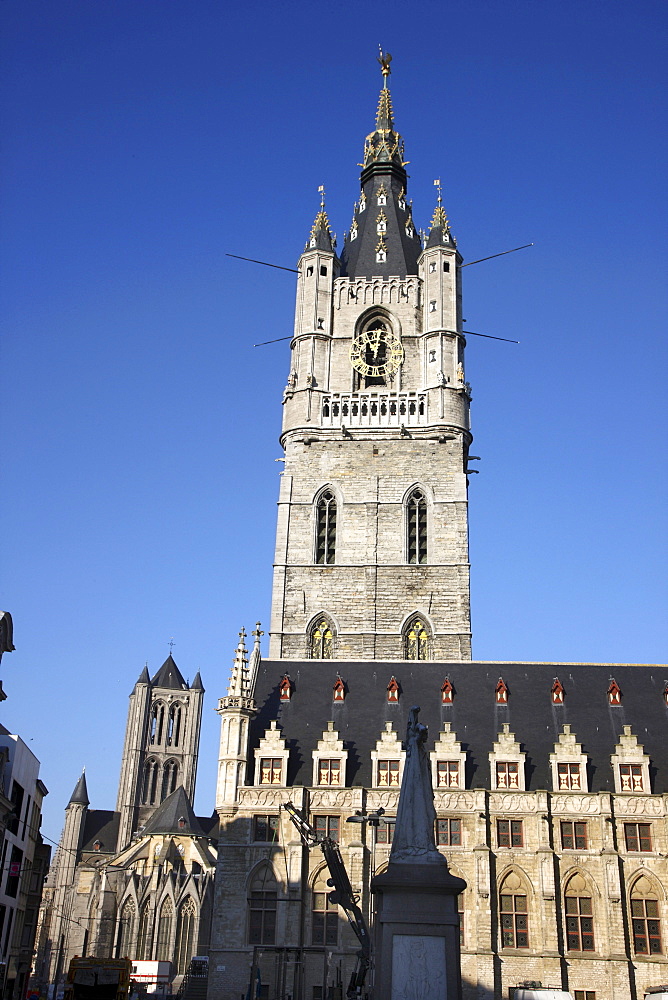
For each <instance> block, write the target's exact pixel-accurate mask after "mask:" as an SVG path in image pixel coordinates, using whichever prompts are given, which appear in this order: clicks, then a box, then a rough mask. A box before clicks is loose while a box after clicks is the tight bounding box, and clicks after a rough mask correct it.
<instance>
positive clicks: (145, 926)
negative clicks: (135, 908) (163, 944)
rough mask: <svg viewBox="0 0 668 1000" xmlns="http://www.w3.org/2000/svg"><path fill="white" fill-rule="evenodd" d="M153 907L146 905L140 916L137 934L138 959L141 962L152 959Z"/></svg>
mask: <svg viewBox="0 0 668 1000" xmlns="http://www.w3.org/2000/svg"><path fill="white" fill-rule="evenodd" d="M151 930H152V921H151V905H150V903H145V904H144V906H143V907H142V909H141V912H140V914H139V930H138V932H137V958H138V959H139V960H140V961H144V960H147V959H150V957H151V944H152V941H151Z"/></svg>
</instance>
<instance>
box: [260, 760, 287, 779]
mask: <svg viewBox="0 0 668 1000" xmlns="http://www.w3.org/2000/svg"><path fill="white" fill-rule="evenodd" d="M282 777H283V761H282V759H281V758H280V757H261V758H260V784H261V785H280V784H282Z"/></svg>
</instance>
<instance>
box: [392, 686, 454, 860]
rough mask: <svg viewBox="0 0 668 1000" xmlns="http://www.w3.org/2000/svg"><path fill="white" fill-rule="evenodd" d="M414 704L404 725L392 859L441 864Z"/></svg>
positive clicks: (422, 733) (424, 730)
mask: <svg viewBox="0 0 668 1000" xmlns="http://www.w3.org/2000/svg"><path fill="white" fill-rule="evenodd" d="M419 711H420V709H419V707H418V706H417V705H414V706H413V707H412V708H411V710H410V712H409V713H408V725H407V726H406V763H405V765H404V774H403V778H402V780H401V792H400V793H399V805H398V807H397V820H396V825H395V827H394V839H393V841H392V853H391V854H390V864H392V863H393V862H403V863H407V862H410V863H412V864H431V863H435V864H439V865H443V864H445V859H444V858H443V856H442V855H441V854H440V853H439V852H438V850H437V848H436V844H435V841H434V823H435V821H436V810H435V809H434V791H433V788H432V783H431V773H430V768H429V758H428V757H427V751H426V749H425V743H426V741H427V733H428V730H427V727H426V726H423V725H422V724H421V723H419V722H418V712H419Z"/></svg>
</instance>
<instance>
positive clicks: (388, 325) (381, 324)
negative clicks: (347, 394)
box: [353, 306, 401, 391]
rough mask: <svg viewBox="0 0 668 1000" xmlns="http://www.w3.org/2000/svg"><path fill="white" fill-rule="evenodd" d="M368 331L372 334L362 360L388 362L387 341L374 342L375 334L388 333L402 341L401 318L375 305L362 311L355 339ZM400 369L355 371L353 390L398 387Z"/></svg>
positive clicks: (377, 363) (371, 362)
mask: <svg viewBox="0 0 668 1000" xmlns="http://www.w3.org/2000/svg"><path fill="white" fill-rule="evenodd" d="M367 333H368V334H369V335H370V336H369V341H368V343H367V344H366V346H365V349H364V355H363V358H362V360H363V361H364V363H365V364H367V365H369V366H372V365H373V366H376V365H384V364H386V363H387V361H389V352H388V346H387V342H386V340H385V339H379V340H378V342H377V343H375V344H374V340H375V338H374V334H379V333H380V334H387V335H389V336H390V337H394V338H395V339H396V340H398V341H400V340H401V324H400V322H399V320H398V319H397V317H396V316H393V315H391V313H390V312H389V311H388V310H387V309H383V308H382V307H378V306H375V307H373V308H371V309H368V310H367V311H366V312H364V313H362V315H361V316H360V317H359V318H358V320H357V323H356V324H355V333H354V338H355V339H357V338H358V337H360V336H363V335H364V334H367ZM400 371H401V368H399V370H398V371H397V372H394V373H391V374H388V375H362V374H361V373H360V372H357V371H353V391H358V390H360V389H373V388H374V387H376V386H388V385H389V386H391V387H392V388H398V386H397V385H395V384H394V383H395V380H398V376H399V372H400Z"/></svg>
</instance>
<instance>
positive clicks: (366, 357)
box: [350, 323, 404, 378]
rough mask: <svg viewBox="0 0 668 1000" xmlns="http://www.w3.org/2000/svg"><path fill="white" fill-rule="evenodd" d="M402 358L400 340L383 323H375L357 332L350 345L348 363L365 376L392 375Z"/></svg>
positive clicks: (402, 352)
mask: <svg viewBox="0 0 668 1000" xmlns="http://www.w3.org/2000/svg"><path fill="white" fill-rule="evenodd" d="M403 360H404V349H403V347H402V345H401V341H400V340H399V339H398V338H397V337H395V336H394V334H393V333H390V332H389V330H388V329H387V327H386V326H385V324H384V323H375V324H374V325H373V326H371V327H367V329H366V330H364V331H363V332H362V333H360V334H358V335H357V336H356V337H355V338H354V340H353V342H352V344H351V347H350V363H351V365H352V366H353V368H354V369H355V371H356V372H359V373H360V375H365V376H366V377H367V378H378V377H381V376H383V375H393V374H394V372H396V371H397V370H398V369H399V367H400V365H401V364H402V363H403Z"/></svg>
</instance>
